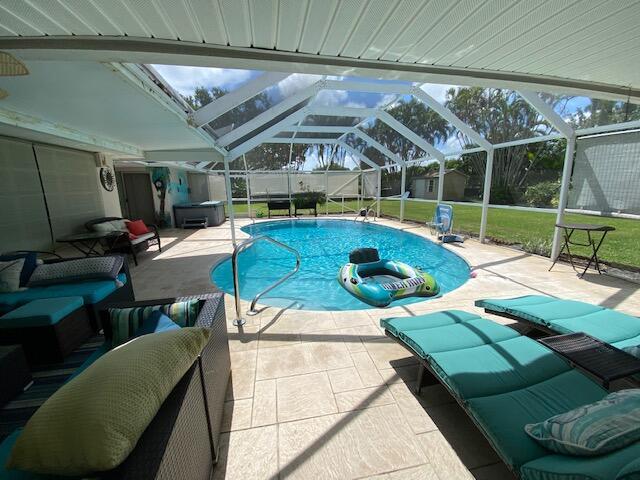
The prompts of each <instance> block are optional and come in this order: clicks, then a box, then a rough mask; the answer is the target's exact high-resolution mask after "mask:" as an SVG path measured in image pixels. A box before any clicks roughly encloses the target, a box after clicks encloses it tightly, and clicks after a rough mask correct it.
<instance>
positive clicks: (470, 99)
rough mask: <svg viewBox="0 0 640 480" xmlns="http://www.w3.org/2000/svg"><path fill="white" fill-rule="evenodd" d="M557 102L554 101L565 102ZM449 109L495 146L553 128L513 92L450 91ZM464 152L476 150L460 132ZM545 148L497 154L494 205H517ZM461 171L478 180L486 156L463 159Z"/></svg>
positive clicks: (526, 147)
mask: <svg viewBox="0 0 640 480" xmlns="http://www.w3.org/2000/svg"><path fill="white" fill-rule="evenodd" d="M562 100H563V99H561V98H558V99H557V100H555V101H562ZM445 104H446V106H447V107H448V108H449V109H450V110H451V111H453V113H455V114H456V115H457V116H458V117H459V118H460V119H461V120H462V121H464V122H465V123H466V124H467V125H469V126H470V127H471V128H473V129H474V130H475V131H476V132H478V133H480V134H481V135H482V136H483V137H484V138H486V139H487V140H488V141H489V142H491V143H493V144H498V143H503V142H508V141H511V140H518V139H525V138H531V137H534V136H539V135H546V134H549V133H550V132H551V130H552V128H551V126H550V125H549V124H548V123H547V122H545V121H544V119H543V118H542V116H541V115H540V114H539V113H538V112H537V111H536V110H535V109H534V108H533V107H531V106H530V105H529V104H528V103H527V102H526V101H525V100H524V99H523V98H522V97H520V96H519V95H518V94H517V93H515V92H513V91H510V90H502V89H496V88H480V87H471V88H461V89H453V88H452V89H450V90H449V92H448V93H447V100H446V103H445ZM456 136H457V138H458V142H459V143H460V146H461V147H462V148H467V147H471V146H473V144H472V143H471V142H470V140H469V139H468V138H467V137H466V136H464V135H463V134H462V133H461V132H456ZM545 148H546V147H544V144H529V145H519V146H514V147H509V148H500V149H497V150H495V151H494V158H493V176H492V187H491V190H492V191H491V194H492V195H491V201H492V202H493V203H514V202H515V201H516V200H517V198H518V197H519V195H520V192H521V191H522V190H523V188H524V186H525V185H526V182H527V179H528V177H529V175H530V174H531V172H533V171H535V170H536V168H537V166H538V164H539V162H540V161H541V160H542V159H546V160H547V161H548V155H547V153H548V152H547V153H545V154H541V152H543V151H544V149H545ZM462 158H463V161H464V162H465V163H466V164H467V165H466V167H465V168H463V169H462V170H463V171H465V173H467V174H470V175H471V176H472V177H475V178H476V180H477V179H478V178H479V177H483V176H484V171H485V164H486V154H484V153H477V154H469V155H464V156H463V157H462Z"/></svg>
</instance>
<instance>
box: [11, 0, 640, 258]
mask: <svg viewBox="0 0 640 480" xmlns="http://www.w3.org/2000/svg"><path fill="white" fill-rule="evenodd" d="M31 3H32V2H27V3H24V4H23V2H12V1H8V2H3V3H2V5H1V10H0V13H1V14H2V15H1V17H0V48H1V49H2V52H5V53H2V65H3V69H4V70H3V73H2V75H3V76H2V86H1V88H2V91H0V93H1V94H2V97H3V99H2V110H1V112H0V122H1V123H0V125H2V131H0V133H2V134H4V135H8V136H16V135H17V136H18V137H21V136H24V137H25V138H28V139H31V140H34V139H35V140H41V141H45V142H46V141H51V142H53V143H55V144H58V145H65V146H68V147H71V148H79V149H85V150H86V149H88V151H92V152H94V151H98V152H108V155H109V158H110V159H113V161H114V162H115V165H116V167H118V166H120V167H122V168H125V167H126V168H132V169H135V168H139V169H143V170H145V169H146V171H148V170H149V169H153V168H156V167H157V168H167V167H168V168H174V169H179V170H181V171H184V172H186V173H188V174H190V176H191V177H192V178H194V179H196V178H198V176H206V177H207V179H206V180H202V179H198V180H197V182H196V180H194V182H193V183H194V185H195V184H196V183H198V184H199V185H200V186H201V187H202V188H204V187H203V186H206V189H205V190H203V191H205V192H206V193H204V194H203V195H205V196H206V197H208V199H211V200H224V201H225V202H227V204H228V206H227V213H228V215H229V217H230V219H231V221H232V222H233V220H234V217H236V216H249V217H251V218H257V217H259V216H260V215H263V214H264V211H263V205H264V203H265V202H268V201H269V200H270V199H278V198H284V199H291V200H294V199H295V198H296V196H300V195H302V194H304V193H308V192H314V193H317V194H321V196H320V197H319V198H321V200H322V202H321V203H320V205H321V206H320V208H319V209H318V212H317V213H318V214H325V215H326V214H343V213H344V214H348V215H353V214H354V212H357V211H358V210H359V209H360V208H363V207H370V208H371V210H372V211H373V212H375V214H376V216H379V215H392V216H394V217H397V218H399V219H400V220H402V221H403V220H406V219H408V216H407V212H408V211H411V215H409V217H410V218H409V219H411V220H414V221H420V222H424V221H426V220H428V218H424V217H425V215H427V213H424V212H427V211H428V209H420V208H415V207H416V205H423V204H424V205H432V204H435V203H437V202H443V201H444V202H448V203H452V204H456V203H460V204H461V205H462V206H464V207H465V208H466V207H468V208H471V209H473V212H474V213H472V214H470V215H469V216H470V217H473V222H475V223H477V228H475V229H474V234H477V235H478V236H479V238H480V240H481V241H484V240H485V239H486V238H487V236H488V230H490V228H489V226H490V225H491V224H492V215H491V214H490V213H491V212H496V211H497V209H511V210H513V209H516V210H532V211H534V212H547V213H551V212H553V213H555V215H556V216H555V220H556V223H557V222H558V221H559V220H561V219H562V218H563V216H564V213H565V211H569V212H581V213H587V214H590V215H607V216H616V217H623V218H637V216H638V215H639V214H640V208H639V202H640V200H639V199H638V191H637V188H636V187H635V186H636V185H637V183H638V179H639V178H640V167H639V163H638V162H637V155H638V149H639V147H638V128H640V105H639V102H640V91H639V90H638V88H637V84H638V72H639V70H638V68H637V65H638V62H637V51H638V49H637V40H638V39H637V35H636V33H635V29H636V25H637V18H638V12H637V8H636V5H635V3H634V2H626V1H625V2H616V1H609V2H575V3H570V4H566V5H565V4H564V3H563V2H557V4H556V3H554V2H551V3H544V2H529V3H527V4H526V5H520V6H519V7H518V8H512V7H513V5H512V4H511V2H493V1H487V2H423V1H417V2H413V1H404V0H403V1H401V2H398V5H395V6H394V5H391V4H389V5H387V4H386V3H385V2H364V1H339V0H331V1H329V2H326V5H325V2H320V1H314V0H309V1H301V2H283V1H278V0H272V1H268V2H255V1H253V0H248V1H246V2H189V1H185V2H177V4H175V5H174V4H173V3H172V2H166V3H168V4H169V5H170V6H167V5H164V3H165V2H160V3H158V2H146V1H142V2H139V3H135V4H132V5H129V4H127V6H126V8H124V9H119V8H117V7H116V6H115V5H117V4H119V3H122V2H106V5H105V6H100V7H98V6H96V5H95V4H94V3H91V2H88V3H84V2H81V3H82V5H80V4H76V2H69V3H70V4H73V6H70V5H67V2H66V1H61V2H55V3H52V4H48V3H47V4H46V5H32V4H31ZM210 3H211V5H210ZM544 5H546V7H545V6H544ZM470 6H472V7H473V8H471V7H470ZM69 9H71V10H73V11H74V14H73V15H72V16H69ZM76 10H77V11H76ZM400 13H401V14H400ZM200 18H201V19H210V18H214V19H215V21H211V22H205V21H200V20H199V19H200ZM354 19H356V21H354ZM287 25H297V26H299V28H297V29H293V30H292V31H289V30H287V28H286V26H287ZM309 25H317V28H316V27H314V28H308V26H309ZM612 32H616V35H615V41H612V42H609V41H608V40H607V39H609V38H610V36H611V34H612ZM427 33H428V34H427ZM594 38H595V39H596V40H594ZM340 39H342V40H340ZM623 59H624V60H623ZM44 85H46V86H47V88H43V86H44ZM91 85H95V86H96V88H98V90H99V91H100V92H101V94H102V95H96V94H95V89H92V88H91ZM49 90H50V92H49ZM46 92H49V94H47V93H46ZM104 98H108V102H104V101H103V100H104ZM106 104H108V108H105V105H106ZM56 139H58V140H56ZM59 139H62V140H59ZM116 170H117V168H116ZM44 180H45V183H46V179H44ZM180 181H181V180H180ZM191 187H192V186H188V187H187V186H186V184H182V183H179V184H178V185H177V186H176V187H175V190H176V191H178V192H180V190H181V189H183V190H185V191H184V192H180V193H183V194H184V195H185V196H188V194H189V192H188V191H187V190H189V188H191ZM194 196H195V195H194ZM110 201H111V200H110ZM154 202H156V203H157V200H154ZM20 205H21V203H20V202H16V208H19V206H20ZM408 206H409V207H408ZM416 211H420V212H423V213H419V214H418V213H415V212H416ZM476 212H477V213H476ZM18 216H19V215H18V214H17V215H16V217H18ZM495 218H496V223H497V222H498V220H497V216H496V217H495ZM551 222H552V220H550V222H549V223H551ZM14 223H15V222H14ZM232 232H233V229H232ZM490 233H491V232H490V231H489V234H490ZM52 238H53V234H52ZM559 239H560V232H559V230H558V229H556V231H555V234H554V236H553V241H552V243H553V244H552V248H551V249H550V250H551V251H550V253H551V256H552V257H555V256H556V255H557V254H558V251H559ZM550 240H551V239H550Z"/></svg>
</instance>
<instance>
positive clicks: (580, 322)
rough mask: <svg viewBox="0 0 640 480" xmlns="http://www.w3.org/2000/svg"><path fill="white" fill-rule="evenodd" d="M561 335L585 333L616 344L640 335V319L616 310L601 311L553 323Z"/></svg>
mask: <svg viewBox="0 0 640 480" xmlns="http://www.w3.org/2000/svg"><path fill="white" fill-rule="evenodd" d="M553 329H554V330H557V331H558V332H559V333H573V332H584V333H586V334H587V335H591V336H592V337H595V338H598V339H600V340H602V341H603V342H607V343H615V342H619V341H621V340H625V339H628V338H635V337H637V336H638V335H640V318H637V317H632V316H631V315H626V314H624V313H620V312H616V311H615V310H608V309H604V310H599V311H596V312H593V313H591V314H588V315H581V316H576V317H573V318H568V319H564V320H557V321H555V322H554V323H553Z"/></svg>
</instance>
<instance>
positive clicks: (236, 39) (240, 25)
mask: <svg viewBox="0 0 640 480" xmlns="http://www.w3.org/2000/svg"><path fill="white" fill-rule="evenodd" d="M220 7H221V8H222V17H223V19H224V23H225V26H226V31H227V35H229V43H230V44H231V45H234V46H238V47H250V46H251V19H250V18H249V4H248V3H247V0H221V1H220ZM255 20H256V21H258V22H260V21H262V19H255Z"/></svg>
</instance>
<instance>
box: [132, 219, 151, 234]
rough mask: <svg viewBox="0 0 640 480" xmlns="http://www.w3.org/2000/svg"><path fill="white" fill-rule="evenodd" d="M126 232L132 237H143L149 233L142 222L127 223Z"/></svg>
mask: <svg viewBox="0 0 640 480" xmlns="http://www.w3.org/2000/svg"><path fill="white" fill-rule="evenodd" d="M127 230H129V232H130V233H132V234H134V235H144V234H145V233H149V231H150V230H149V228H148V227H147V226H146V225H145V224H144V222H143V221H142V220H134V221H132V222H127Z"/></svg>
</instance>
